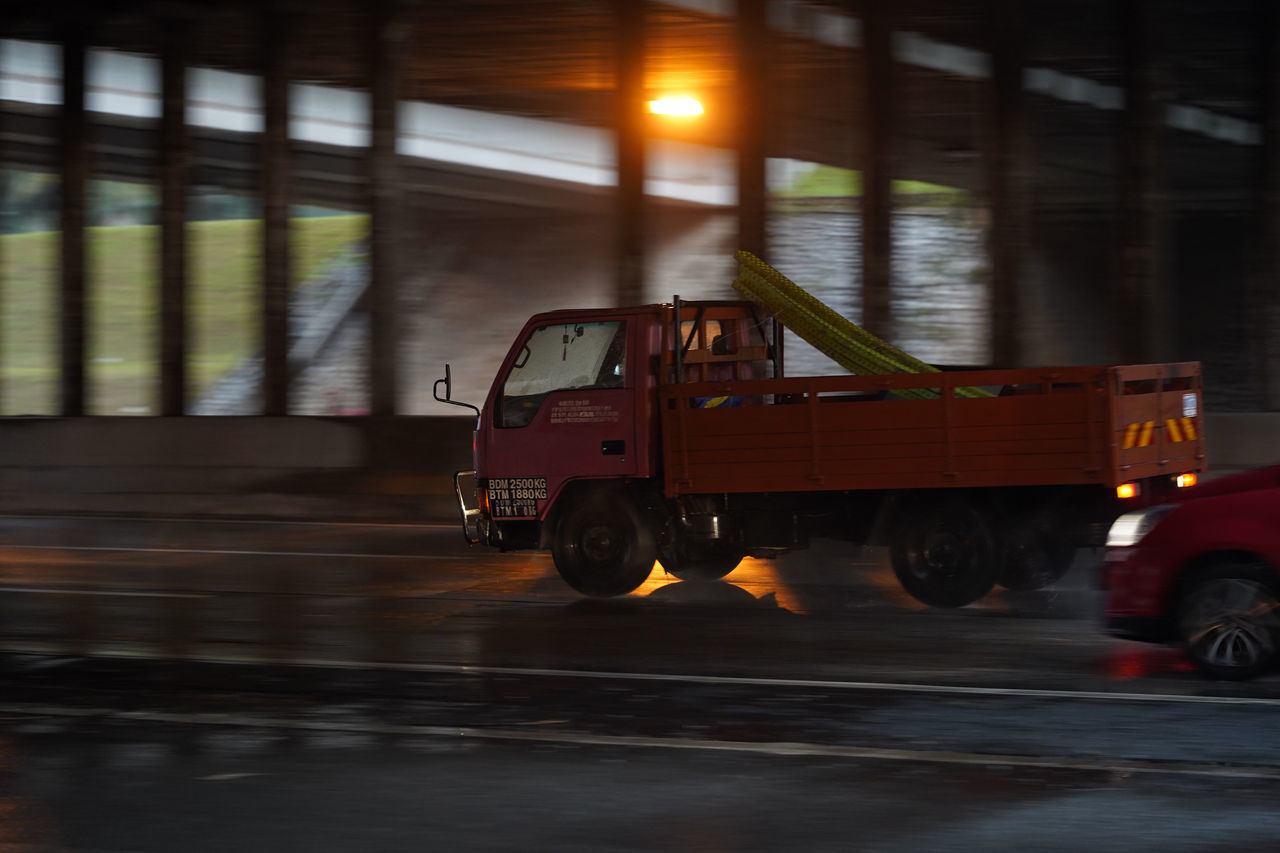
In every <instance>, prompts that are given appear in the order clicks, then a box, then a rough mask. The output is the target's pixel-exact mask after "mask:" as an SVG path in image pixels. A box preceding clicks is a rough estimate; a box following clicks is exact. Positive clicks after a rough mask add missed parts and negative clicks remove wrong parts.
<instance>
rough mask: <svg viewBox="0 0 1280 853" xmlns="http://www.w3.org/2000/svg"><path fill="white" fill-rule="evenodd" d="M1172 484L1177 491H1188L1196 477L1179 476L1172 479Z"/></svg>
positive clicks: (1188, 475) (1194, 482)
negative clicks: (1175, 486)
mask: <svg viewBox="0 0 1280 853" xmlns="http://www.w3.org/2000/svg"><path fill="white" fill-rule="evenodd" d="M1173 482H1174V484H1175V485H1177V487H1178V488H1179V489H1189V488H1191V487H1192V486H1194V485H1195V484H1196V475H1195V474H1179V475H1178V476H1176V477H1174V478H1173Z"/></svg>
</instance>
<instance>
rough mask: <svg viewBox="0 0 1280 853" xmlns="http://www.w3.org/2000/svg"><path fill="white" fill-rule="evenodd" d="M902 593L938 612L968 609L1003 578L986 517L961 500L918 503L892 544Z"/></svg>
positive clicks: (902, 521) (895, 532)
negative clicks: (956, 608)
mask: <svg viewBox="0 0 1280 853" xmlns="http://www.w3.org/2000/svg"><path fill="white" fill-rule="evenodd" d="M889 552H890V558H891V560H892V562H893V572H894V574H895V575H897V576H898V582H899V583H901V584H902V588H903V589H905V590H906V591H907V592H909V593H910V594H911V595H912V596H913V597H914V598H916V599H917V600H919V601H921V602H924V603H925V604H928V605H931V606H933V607H964V606H965V605H966V604H971V603H973V602H975V601H977V600H978V599H979V598H982V596H984V595H986V594H987V593H988V592H990V591H991V588H992V587H993V586H995V582H996V578H997V576H998V575H999V574H1000V561H999V560H998V558H997V554H996V548H995V545H994V540H993V537H992V535H991V525H990V523H989V522H988V520H987V515H986V513H984V512H982V511H981V510H980V509H979V508H978V507H976V506H974V503H973V500H972V498H971V497H967V496H965V495H961V494H955V495H947V496H938V497H929V498H917V499H916V500H914V501H912V503H911V504H910V505H908V506H907V507H906V508H905V509H904V511H903V512H902V513H901V514H900V515H899V516H898V519H897V522H896V524H895V526H894V530H893V536H892V540H891V542H890V548H889Z"/></svg>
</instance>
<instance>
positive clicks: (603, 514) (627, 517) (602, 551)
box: [551, 490, 657, 597]
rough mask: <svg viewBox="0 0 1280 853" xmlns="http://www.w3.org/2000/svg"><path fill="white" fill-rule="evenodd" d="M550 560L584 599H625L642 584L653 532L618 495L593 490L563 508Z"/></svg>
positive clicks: (648, 569)
mask: <svg viewBox="0 0 1280 853" xmlns="http://www.w3.org/2000/svg"><path fill="white" fill-rule="evenodd" d="M551 556H552V559H554V561H555V564H556V570H557V571H558V572H560V577H562V578H564V581H565V583H567V584H569V586H571V587H573V588H574V589H576V590H577V591H578V592H580V593H582V594H583V595H590V596H595V597H608V596H614V595H625V594H627V593H628V592H631V591H632V590H633V589H635V588H636V587H638V586H640V584H642V583H644V582H645V579H646V578H648V577H649V573H650V572H651V571H653V562H654V559H655V558H656V556H657V548H656V546H655V545H654V540H653V533H652V531H650V529H649V527H648V525H646V524H645V523H644V520H643V518H642V517H641V515H640V512H639V510H637V508H636V505H635V503H634V502H633V501H632V500H631V499H630V498H629V497H628V496H627V495H626V494H625V493H622V492H617V491H611V490H608V491H607V490H593V491H591V492H587V493H584V494H582V495H580V496H579V497H578V498H576V499H573V502H572V503H571V504H570V505H569V506H568V507H567V508H566V509H565V511H564V513H563V514H562V515H561V516H560V521H559V523H558V524H557V525H556V533H555V537H554V539H553V541H552V546H551Z"/></svg>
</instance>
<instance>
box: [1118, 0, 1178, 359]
mask: <svg viewBox="0 0 1280 853" xmlns="http://www.w3.org/2000/svg"><path fill="white" fill-rule="evenodd" d="M1154 25H1155V17H1154V9H1153V6H1152V4H1151V3H1150V0H1124V2H1123V3H1122V4H1121V6H1120V34H1121V40H1120V44H1121V51H1122V54H1123V56H1122V63H1121V65H1122V70H1123V74H1124V88H1125V109H1124V112H1123V114H1122V117H1121V129H1120V139H1119V143H1120V154H1119V164H1118V165H1119V168H1118V169H1117V173H1118V175H1119V180H1118V190H1119V195H1120V199H1119V204H1120V232H1119V233H1120V273H1119V281H1118V282H1117V287H1116V301H1115V306H1114V311H1115V319H1116V323H1115V328H1116V336H1117V340H1116V341H1115V352H1116V354H1117V356H1118V357H1119V359H1120V360H1121V361H1123V362H1126V363H1137V362H1147V361H1161V360H1163V359H1165V358H1167V357H1169V356H1170V355H1171V350H1172V346H1171V345H1172V329H1171V318H1172V317H1173V316H1174V313H1173V312H1174V305H1173V302H1174V291H1173V288H1172V287H1163V288H1162V287H1161V286H1160V285H1161V267H1162V264H1161V255H1162V248H1163V247H1162V245H1161V243H1162V240H1161V231H1162V224H1161V223H1162V219H1163V214H1164V210H1163V204H1162V200H1161V194H1160V166H1159V161H1160V127H1161V118H1162V103H1161V92H1160V72H1159V65H1158V56H1157V51H1156V49H1155V44H1154V42H1155V39H1154Z"/></svg>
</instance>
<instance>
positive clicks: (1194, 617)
mask: <svg viewBox="0 0 1280 853" xmlns="http://www.w3.org/2000/svg"><path fill="white" fill-rule="evenodd" d="M1278 606H1280V603H1277V601H1276V597H1275V596H1274V595H1273V594H1272V593H1271V592H1270V590H1268V589H1267V588H1266V587H1265V586H1264V585H1263V584H1261V583H1259V582H1257V581H1254V580H1248V579H1245V578H1223V579H1221V580H1216V581H1212V582H1210V583H1208V584H1206V585H1205V586H1204V587H1202V588H1201V589H1200V591H1199V592H1198V594H1197V596H1196V603H1195V604H1194V606H1193V607H1192V608H1191V609H1190V610H1189V611H1188V612H1187V614H1186V616H1185V617H1184V619H1183V635H1184V636H1185V637H1186V638H1187V645H1188V646H1189V647H1190V649H1191V652H1192V654H1194V655H1195V656H1196V657H1197V658H1199V659H1200V660H1202V661H1204V662H1205V663H1207V664H1210V665H1212V666H1216V667H1222V668H1225V669H1248V668H1252V667H1256V666H1259V665H1261V664H1263V663H1265V662H1266V661H1268V660H1270V659H1271V657H1272V656H1273V655H1274V654H1275V650H1276V637H1277V632H1278V630H1280V617H1278V616H1277V607H1278Z"/></svg>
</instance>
